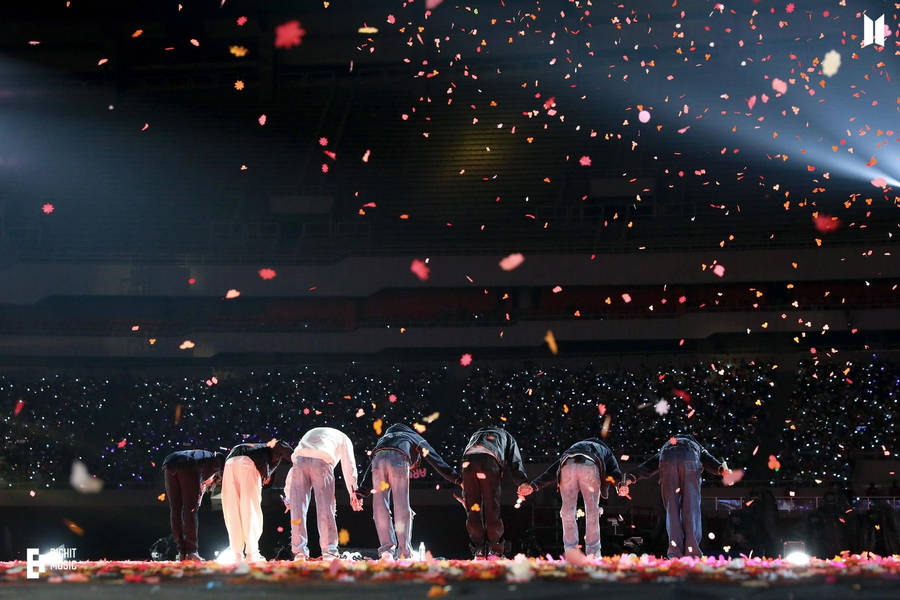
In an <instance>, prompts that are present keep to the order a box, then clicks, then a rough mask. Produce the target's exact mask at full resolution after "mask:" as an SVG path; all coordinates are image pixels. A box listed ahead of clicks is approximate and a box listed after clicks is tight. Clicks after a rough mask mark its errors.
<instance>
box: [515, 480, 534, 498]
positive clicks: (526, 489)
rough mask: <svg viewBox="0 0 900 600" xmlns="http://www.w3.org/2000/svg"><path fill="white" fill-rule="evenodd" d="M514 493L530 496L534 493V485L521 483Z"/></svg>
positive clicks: (523, 496)
mask: <svg viewBox="0 0 900 600" xmlns="http://www.w3.org/2000/svg"><path fill="white" fill-rule="evenodd" d="M516 493H517V494H518V495H519V496H520V497H522V498H525V497H526V496H530V495H531V494H533V493H534V487H533V486H532V485H531V484H529V483H523V484H522V485H520V486H519V489H518V490H517V491H516Z"/></svg>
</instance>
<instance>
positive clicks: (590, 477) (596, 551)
mask: <svg viewBox="0 0 900 600" xmlns="http://www.w3.org/2000/svg"><path fill="white" fill-rule="evenodd" d="M600 484H601V480H600V470H599V469H598V468H597V465H596V464H594V463H590V462H586V463H576V462H572V461H571V460H570V461H566V462H564V463H563V465H562V467H561V468H560V470H559V493H560V495H561V496H562V510H560V511H559V516H560V518H561V519H562V527H563V546H564V547H565V549H566V551H569V550H574V549H576V548H578V522H577V521H576V512H575V511H576V509H577V507H578V493H579V492H580V493H581V497H582V498H583V499H584V515H585V523H584V553H585V554H593V555H594V556H600Z"/></svg>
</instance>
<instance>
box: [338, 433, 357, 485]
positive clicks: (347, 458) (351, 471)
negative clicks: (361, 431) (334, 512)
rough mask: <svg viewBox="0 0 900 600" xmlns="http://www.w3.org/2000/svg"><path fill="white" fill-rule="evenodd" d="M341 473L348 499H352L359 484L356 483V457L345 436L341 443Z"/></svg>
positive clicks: (350, 442)
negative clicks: (348, 495)
mask: <svg viewBox="0 0 900 600" xmlns="http://www.w3.org/2000/svg"><path fill="white" fill-rule="evenodd" d="M341 471H342V472H343V473H344V484H345V485H346V486H347V493H348V494H350V498H353V496H354V494H355V493H356V490H357V488H358V487H359V482H358V481H357V477H358V473H357V472H356V456H354V454H353V442H352V441H350V438H349V437H347V436H346V435H345V436H344V438H343V440H342V441H341Z"/></svg>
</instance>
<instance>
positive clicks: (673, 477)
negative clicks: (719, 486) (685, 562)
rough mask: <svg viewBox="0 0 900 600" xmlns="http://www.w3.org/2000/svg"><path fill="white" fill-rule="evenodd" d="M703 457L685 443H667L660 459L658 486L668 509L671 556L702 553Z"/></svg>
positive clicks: (667, 528) (669, 553) (667, 518)
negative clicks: (701, 486)
mask: <svg viewBox="0 0 900 600" xmlns="http://www.w3.org/2000/svg"><path fill="white" fill-rule="evenodd" d="M701 471H702V467H701V465H700V456H698V455H697V453H696V452H695V451H694V450H693V449H692V448H690V447H689V446H686V445H676V446H667V447H666V448H665V449H663V451H662V453H661V455H660V458H659V487H660V491H661V492H662V500H663V506H665V509H666V531H668V533H669V549H668V552H667V555H668V557H669V558H677V557H679V556H703V553H702V552H701V551H700V540H701V539H702V538H703V526H702V523H701V520H700V474H701Z"/></svg>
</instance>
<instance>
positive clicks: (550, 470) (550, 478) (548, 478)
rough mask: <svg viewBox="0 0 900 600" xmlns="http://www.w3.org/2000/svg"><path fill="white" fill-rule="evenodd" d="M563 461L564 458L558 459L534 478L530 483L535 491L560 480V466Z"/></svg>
mask: <svg viewBox="0 0 900 600" xmlns="http://www.w3.org/2000/svg"><path fill="white" fill-rule="evenodd" d="M561 463H562V459H561V458H560V459H557V461H556V462H555V463H553V464H552V465H550V466H549V467H547V470H546V471H544V472H543V473H541V474H540V475H538V476H537V477H536V478H535V479H534V480H532V481H531V483H530V484H529V485H530V486H531V488H532V490H533V491H535V492H536V491H538V490H540V489H543V488H545V487H547V486H548V485H550V484H551V483H558V482H559V467H560V464H561Z"/></svg>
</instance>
